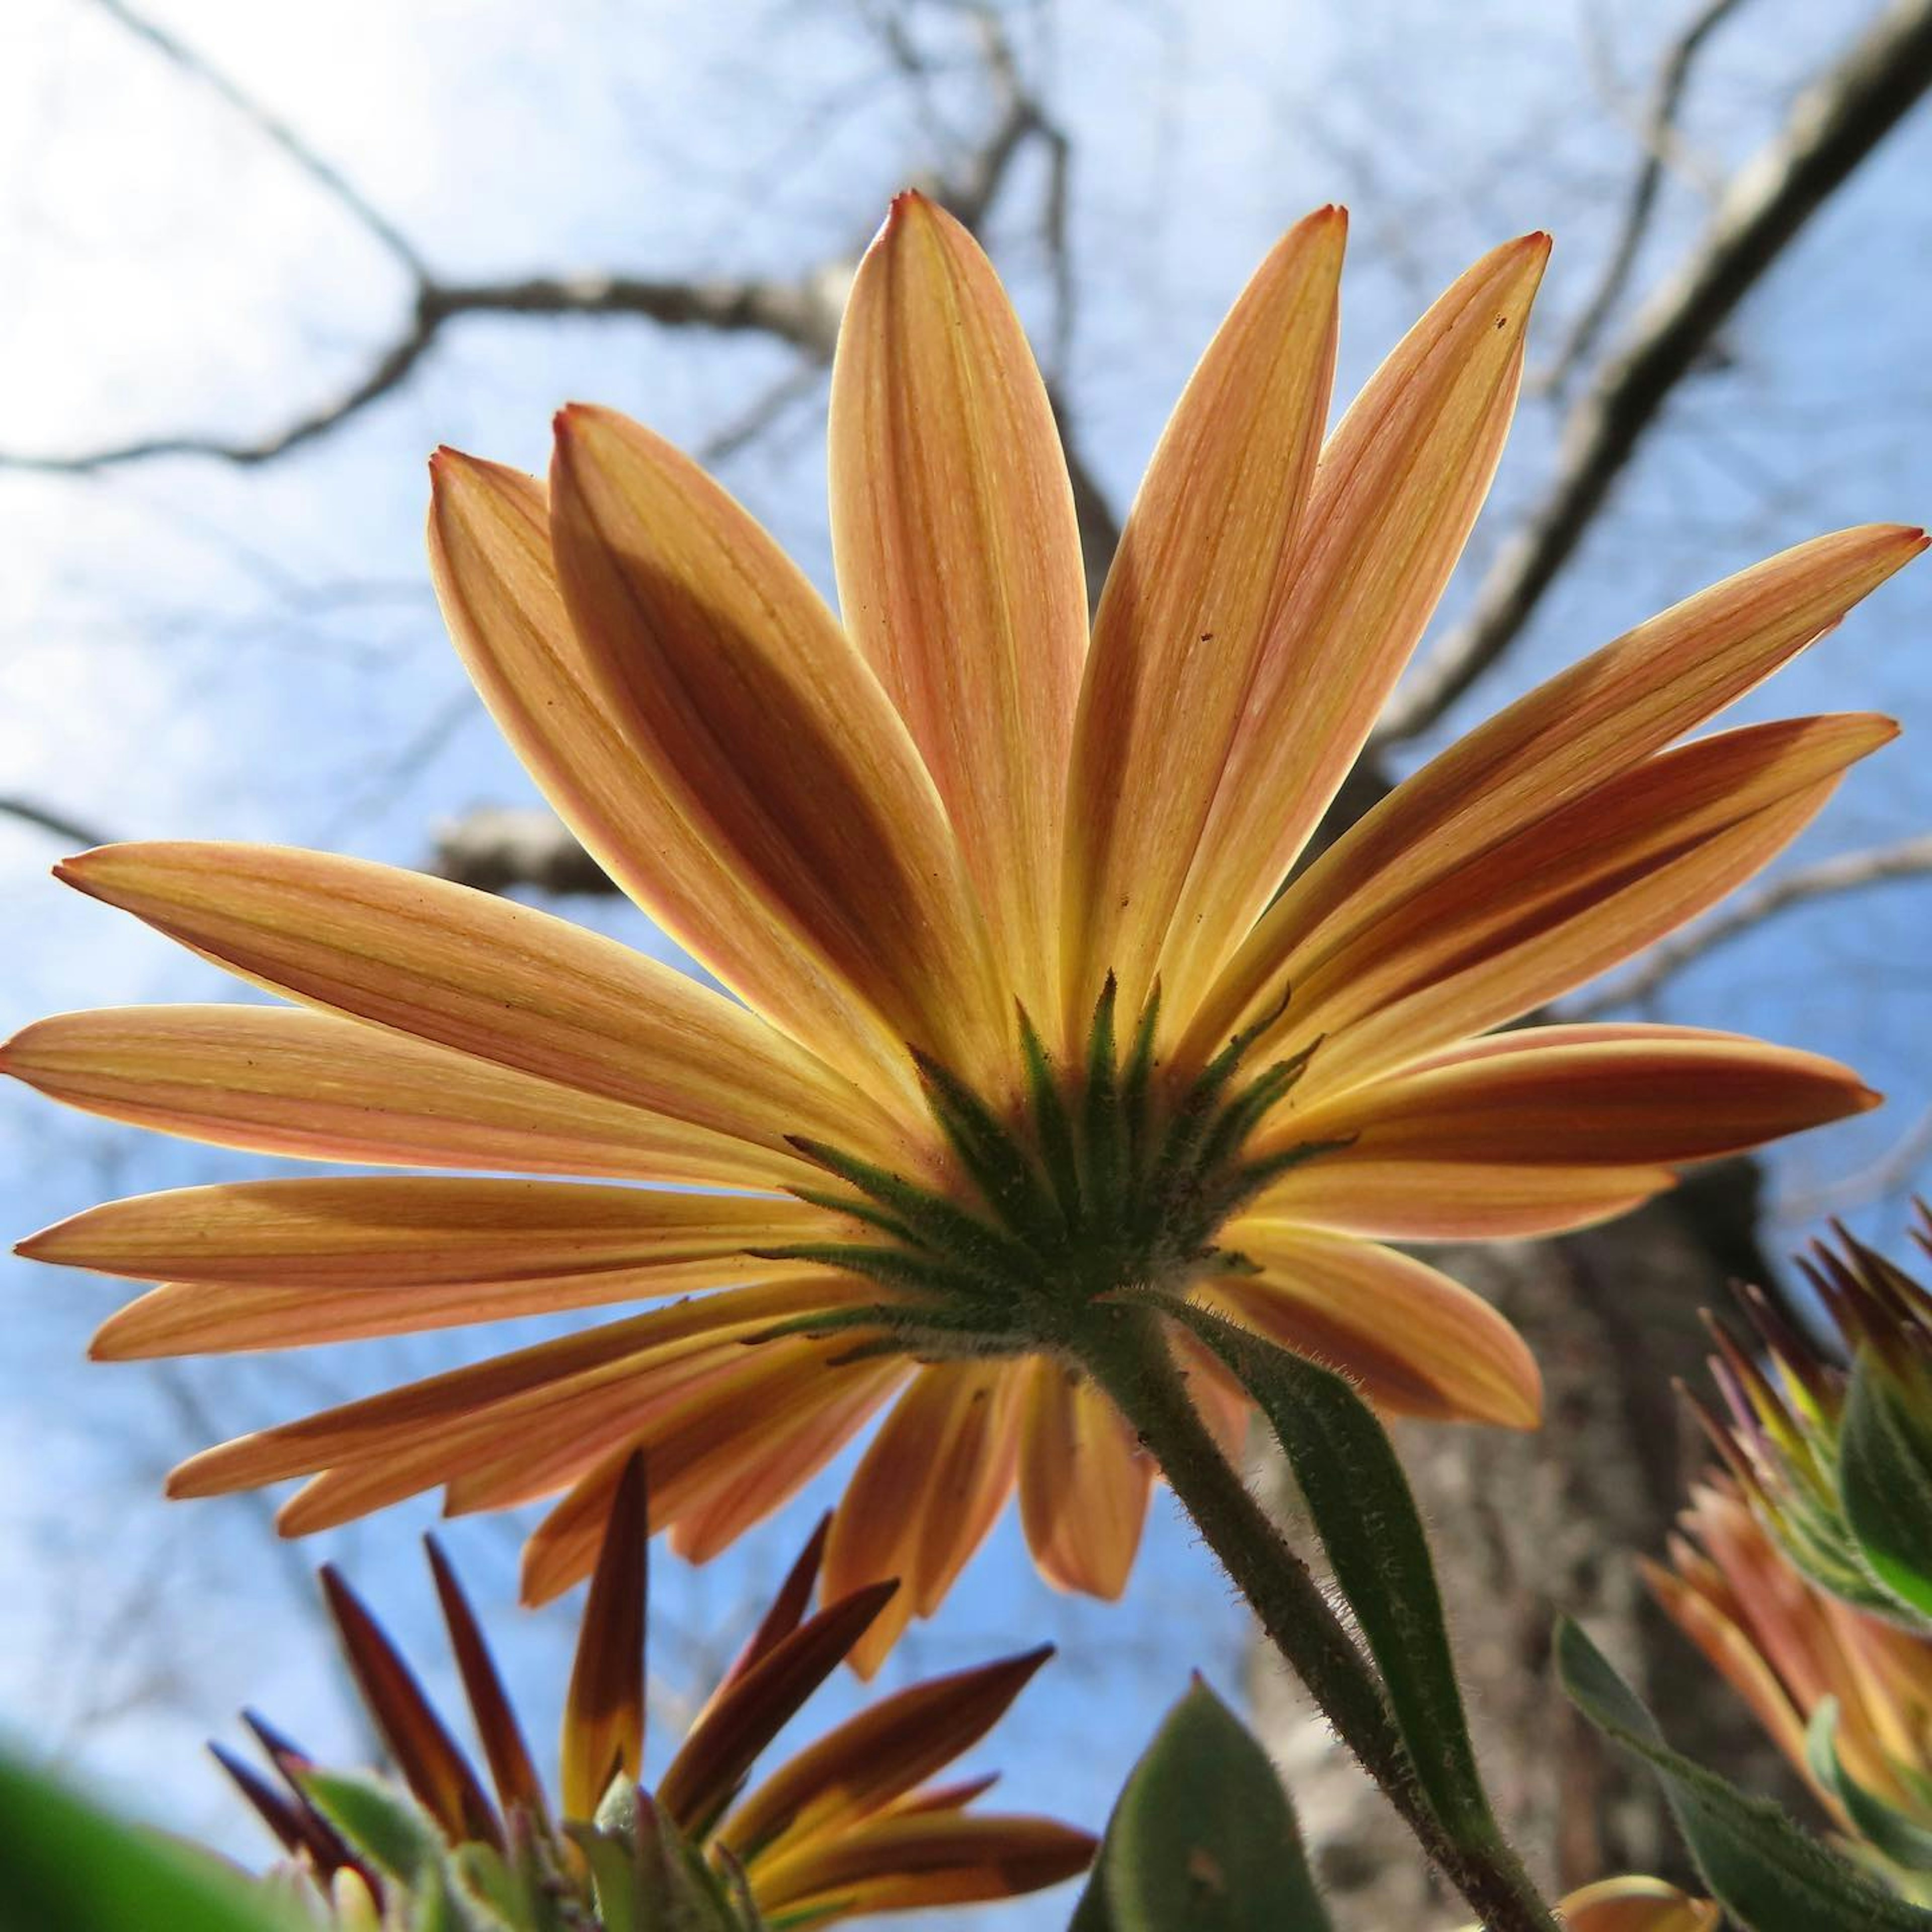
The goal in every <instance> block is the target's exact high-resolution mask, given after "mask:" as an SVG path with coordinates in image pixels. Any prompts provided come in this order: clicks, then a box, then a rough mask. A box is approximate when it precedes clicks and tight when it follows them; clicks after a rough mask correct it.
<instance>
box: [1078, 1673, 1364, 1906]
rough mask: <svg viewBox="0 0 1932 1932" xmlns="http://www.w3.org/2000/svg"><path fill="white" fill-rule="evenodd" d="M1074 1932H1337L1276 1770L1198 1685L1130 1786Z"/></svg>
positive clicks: (1169, 1718) (1096, 1863) (1159, 1736)
mask: <svg viewBox="0 0 1932 1932" xmlns="http://www.w3.org/2000/svg"><path fill="white" fill-rule="evenodd" d="M1070 1932H1329V1921H1328V1914H1327V1912H1325V1911H1324V1910H1323V1909H1322V1901H1321V1900H1320V1898H1319V1897H1318V1896H1317V1895H1316V1890H1315V1881H1314V1879H1313V1876H1311V1874H1310V1871H1309V1869H1308V1861H1307V1856H1306V1855H1305V1854H1304V1852H1303V1850H1302V1847H1301V1833H1300V1832H1299V1831H1298V1829H1296V1826H1295V1813H1294V1811H1293V1809H1292V1808H1291V1806H1290V1805H1289V1802H1288V1794H1287V1793H1286V1792H1285V1791H1283V1790H1282V1788H1281V1781H1280V1779H1279V1778H1277V1777H1276V1775H1275V1772H1274V1766H1273V1765H1271V1763H1269V1762H1268V1754H1267V1753H1266V1752H1265V1751H1263V1750H1262V1748H1261V1746H1260V1745H1258V1744H1257V1743H1256V1742H1255V1741H1254V1739H1253V1738H1252V1737H1250V1736H1249V1735H1248V1733H1247V1730H1245V1729H1244V1727H1243V1726H1242V1724H1241V1721H1239V1720H1238V1718H1236V1717H1235V1715H1234V1714H1233V1712H1231V1711H1230V1710H1229V1709H1228V1707H1227V1706H1226V1705H1225V1704H1223V1703H1222V1702H1221V1700H1220V1699H1219V1698H1218V1697H1216V1696H1215V1695H1214V1692H1213V1691H1210V1690H1209V1689H1208V1687H1207V1686H1206V1685H1205V1684H1202V1683H1201V1682H1199V1680H1198V1679H1197V1680H1196V1683H1195V1685H1194V1687H1193V1689H1192V1690H1190V1691H1189V1692H1188V1694H1187V1696H1186V1697H1184V1698H1182V1700H1181V1702H1180V1703H1178V1704H1177V1705H1176V1706H1175V1707H1174V1709H1172V1711H1171V1712H1169V1714H1168V1716H1167V1719H1166V1722H1165V1723H1164V1724H1163V1725H1162V1726H1161V1727H1160V1731H1159V1732H1158V1733H1157V1734H1156V1736H1155V1738H1154V1742H1153V1743H1152V1744H1151V1745H1149V1746H1148V1751H1147V1754H1146V1755H1145V1757H1142V1760H1141V1761H1140V1763H1139V1764H1137V1765H1136V1766H1135V1767H1134V1769H1133V1775H1132V1776H1130V1778H1128V1780H1127V1789H1126V1790H1124V1791H1123V1792H1122V1793H1121V1797H1120V1802H1119V1803H1118V1804H1117V1805H1115V1808H1114V1815H1113V1817H1112V1819H1111V1820H1109V1823H1108V1826H1107V1835H1106V1839H1105V1840H1104V1841H1103V1843H1102V1844H1101V1846H1100V1856H1099V1857H1098V1858H1097V1859H1096V1860H1095V1861H1094V1871H1093V1875H1092V1876H1091V1878H1089V1879H1088V1882H1087V1889H1086V1891H1085V1892H1084V1893H1083V1894H1082V1896H1081V1900H1080V1903H1079V1906H1078V1907H1076V1909H1075V1912H1074V1914H1073V1923H1072V1925H1071V1927H1070Z"/></svg>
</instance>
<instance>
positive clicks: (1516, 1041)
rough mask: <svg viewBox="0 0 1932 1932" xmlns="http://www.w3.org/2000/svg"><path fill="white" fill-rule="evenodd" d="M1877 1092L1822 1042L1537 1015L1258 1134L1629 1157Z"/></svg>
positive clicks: (1657, 1157)
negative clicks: (1769, 1040)
mask: <svg viewBox="0 0 1932 1932" xmlns="http://www.w3.org/2000/svg"><path fill="white" fill-rule="evenodd" d="M1877 1099H1878V1097H1877V1096H1876V1094H1873V1093H1872V1092H1871V1091H1870V1089H1868V1088H1866V1087H1865V1086H1864V1085H1863V1084H1862V1083H1861V1082H1860V1081H1859V1079H1858V1076H1856V1075H1855V1074H1854V1073H1852V1071H1851V1070H1849V1068H1848V1067H1841V1066H1840V1065H1839V1064H1838V1063H1837V1062H1836V1061H1831V1060H1826V1059H1823V1058H1820V1056H1818V1055H1815V1054H1809V1053H1800V1052H1796V1051H1795V1050H1793V1049H1790V1048H1786V1047H1778V1046H1766V1045H1765V1044H1764V1043H1762V1042H1760V1041H1757V1040H1747V1039H1745V1038H1743V1037H1741V1036H1739V1035H1736V1034H1715V1033H1703V1032H1700V1031H1697V1029H1695V1028H1689V1027H1682V1028H1676V1027H1643V1026H1614V1025H1605V1026H1593V1027H1537V1028H1526V1029H1524V1030H1523V1031H1521V1032H1519V1033H1512V1034H1501V1035H1499V1036H1498V1037H1496V1038H1495V1039H1493V1040H1483V1041H1480V1042H1477V1043H1472V1045H1470V1046H1466V1047H1462V1048H1457V1049H1451V1050H1450V1051H1448V1052H1443V1053H1439V1054H1436V1055H1433V1056H1431V1057H1430V1058H1428V1059H1427V1060H1424V1061H1419V1062H1418V1063H1416V1064H1415V1065H1413V1066H1411V1067H1408V1068H1406V1070H1403V1071H1402V1072H1400V1073H1393V1074H1390V1075H1388V1076H1385V1078H1383V1079H1378V1080H1373V1081H1370V1082H1369V1083H1368V1084H1367V1085H1365V1086H1363V1087H1361V1088H1358V1089H1356V1090H1355V1091H1352V1092H1350V1093H1347V1094H1342V1095H1340V1096H1339V1097H1337V1098H1336V1099H1334V1100H1331V1101H1328V1102H1325V1103H1322V1104H1319V1105H1317V1106H1313V1107H1311V1108H1309V1109H1307V1110H1305V1111H1302V1112H1290V1111H1288V1110H1284V1111H1283V1112H1282V1113H1281V1114H1279V1115H1277V1117H1276V1118H1275V1119H1274V1121H1272V1122H1271V1124H1270V1125H1269V1127H1268V1128H1267V1130H1265V1132H1264V1133H1263V1135H1262V1137H1261V1139H1260V1141H1259V1142H1258V1143H1257V1151H1258V1152H1259V1153H1262V1154H1266V1153H1268V1152H1270V1151H1274V1149H1276V1148H1280V1147H1284V1146H1286V1145H1291V1144H1292V1143H1294V1142H1298V1141H1301V1140H1304V1139H1313V1140H1328V1139H1336V1138H1341V1137H1345V1136H1353V1148H1352V1151H1353V1153H1354V1154H1355V1157H1357V1158H1358V1159H1364V1160H1367V1159H1378V1160H1379V1159H1391V1160H1408V1161H1417V1160H1423V1161H1433V1162H1440V1163H1443V1165H1444V1167H1445V1175H1444V1184H1445V1186H1450V1187H1453V1186H1454V1172H1453V1170H1454V1166H1455V1165H1456V1164H1457V1163H1461V1162H1466V1161H1468V1162H1475V1163H1478V1164H1479V1165H1492V1164H1496V1163H1506V1162H1518V1161H1520V1162H1522V1163H1525V1164H1526V1165H1527V1166H1555V1167H1564V1166H1571V1167H1581V1166H1598V1165H1601V1166H1613V1167H1630V1166H1646V1165H1653V1164H1658V1163H1666V1162H1671V1163H1675V1162H1679V1161H1690V1160H1709V1159H1712V1158H1713V1157H1715V1156H1717V1155H1719V1154H1737V1153H1741V1152H1742V1151H1744V1150H1745V1148H1752V1147H1757V1146H1759V1145H1761V1144H1762V1143H1763V1142H1766V1141H1768V1140H1775V1139H1777V1138H1778V1136H1781V1135H1783V1134H1789V1133H1797V1132H1799V1130H1801V1129H1802V1128H1805V1127H1819V1126H1822V1125H1823V1124H1824V1123H1825V1122H1826V1121H1835V1120H1841V1119H1843V1118H1845V1117H1846V1115H1852V1114H1858V1113H1862V1112H1864V1111H1865V1110H1866V1109H1868V1108H1870V1107H1872V1106H1876V1104H1877Z"/></svg>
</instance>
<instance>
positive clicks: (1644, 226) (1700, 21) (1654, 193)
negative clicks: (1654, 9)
mask: <svg viewBox="0 0 1932 1932" xmlns="http://www.w3.org/2000/svg"><path fill="white" fill-rule="evenodd" d="M1739 5H1742V0H1704V4H1703V5H1702V6H1701V7H1700V8H1699V9H1698V10H1697V15H1696V17H1695V18H1694V19H1693V20H1691V23H1690V24H1689V25H1688V26H1687V27H1685V29H1684V31H1682V33H1681V34H1679V35H1678V37H1676V40H1673V41H1672V43H1670V48H1669V49H1668V50H1667V52H1666V53H1665V55H1664V59H1663V62H1661V65H1660V66H1659V68H1658V74H1657V82H1656V86H1655V90H1654V92H1652V96H1651V103H1650V109H1649V113H1647V114H1646V115H1645V117H1644V123H1643V132H1642V139H1643V160H1642V162H1641V163H1640V164H1639V166H1638V168H1637V179H1636V180H1635V181H1634V182H1633V183H1632V184H1631V193H1630V200H1629V202H1628V205H1626V207H1625V210H1624V218H1623V222H1622V226H1621V227H1620V228H1619V230H1618V233H1617V239H1616V245H1615V246H1614V247H1613V248H1612V249H1611V251H1610V259H1609V260H1608V261H1607V263H1605V264H1604V272H1603V275H1602V277H1601V279H1600V280H1599V281H1598V284H1597V287H1596V290H1595V293H1593V294H1592V296H1591V297H1590V299H1589V301H1588V302H1586V303H1585V304H1584V305H1583V308H1581V309H1580V311H1578V313H1577V319H1576V320H1575V321H1574V322H1573V323H1571V325H1570V333H1569V335H1568V338H1566V339H1565V342H1564V344H1563V346H1562V348H1561V349H1560V350H1558V352H1557V355H1556V361H1555V362H1554V363H1553V364H1552V365H1551V366H1550V368H1549V369H1548V370H1547V371H1544V372H1543V374H1541V377H1540V378H1539V380H1538V385H1537V386H1538V388H1540V389H1544V390H1547V391H1548V392H1550V393H1553V394H1561V393H1562V390H1563V389H1564V388H1565V386H1567V384H1568V382H1569V380H1570V378H1571V377H1572V376H1573V375H1574V374H1575V373H1576V371H1577V368H1579V367H1580V365H1581V364H1582V362H1583V359H1584V358H1585V357H1586V356H1588V355H1589V353H1590V352H1591V350H1593V349H1594V348H1595V347H1596V345H1597V338H1598V336H1599V335H1601V334H1602V333H1603V330H1604V324H1605V323H1607V322H1608V321H1609V320H1610V317H1611V315H1612V314H1613V311H1615V310H1616V306H1617V304H1618V303H1619V302H1621V301H1622V299H1623V296H1624V291H1625V289H1626V288H1627V287H1628V286H1629V283H1630V278H1631V270H1632V269H1634V268H1635V266H1637V254H1638V251H1639V250H1640V249H1641V248H1642V247H1643V241H1644V237H1645V236H1646V235H1647V234H1648V233H1649V230H1650V223H1651V217H1652V214H1654V213H1655V211H1656V208H1657V200H1658V194H1659V193H1660V192H1661V190H1662V188H1663V186H1664V174H1665V172H1666V170H1667V168H1668V167H1669V166H1670V161H1671V159H1672V157H1673V154H1674V152H1675V151H1676V145H1677V118H1678V115H1679V112H1680V111H1681V110H1682V107H1683V104H1684V96H1685V92H1686V90H1687V89H1688V86H1689V85H1690V80H1691V69H1692V68H1693V67H1694V66H1695V65H1696V64H1697V55H1698V54H1699V53H1700V52H1701V51H1702V49H1703V46H1704V45H1705V43H1706V41H1708V40H1709V39H1710V37H1712V34H1715V32H1716V31H1717V30H1718V28H1719V27H1721V26H1722V25H1723V24H1724V21H1725V20H1727V18H1728V17H1729V16H1730V15H1731V14H1733V13H1735V12H1736V10H1737V9H1738V7H1739Z"/></svg>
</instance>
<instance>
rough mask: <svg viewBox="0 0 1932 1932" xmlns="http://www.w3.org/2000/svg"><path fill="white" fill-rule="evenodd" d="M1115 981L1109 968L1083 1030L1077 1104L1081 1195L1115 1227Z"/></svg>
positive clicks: (1121, 1126)
mask: <svg viewBox="0 0 1932 1932" xmlns="http://www.w3.org/2000/svg"><path fill="white" fill-rule="evenodd" d="M1119 997H1120V983H1119V981H1118V980H1116V979H1115V977H1114V976H1113V974H1111V973H1109V974H1108V975H1107V983H1106V985H1105V986H1103V988H1102V989H1100V998H1099V999H1098V1000H1097V1001H1095V1003H1094V1020H1093V1024H1092V1025H1091V1026H1090V1027H1089V1028H1088V1032H1087V1093H1086V1098H1085V1101H1084V1103H1082V1110H1081V1112H1082V1127H1083V1132H1082V1137H1081V1138H1082V1152H1083V1154H1085V1157H1086V1159H1085V1169H1084V1173H1085V1181H1086V1198H1087V1200H1088V1202H1089V1203H1090V1204H1091V1209H1092V1213H1093V1217H1094V1220H1096V1221H1097V1222H1098V1223H1100V1226H1102V1227H1103V1228H1112V1227H1118V1226H1119V1225H1120V1223H1121V1218H1122V1214H1123V1211H1124V1209H1125V1207H1126V1205H1127V1123H1126V1121H1124V1119H1123V1118H1121V1085H1120V1080H1121V1067H1120V1057H1119V1051H1118V1046H1117V1043H1116V1042H1115V1038H1114V1008H1115V1004H1116V1002H1117V1001H1118V999H1119Z"/></svg>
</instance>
